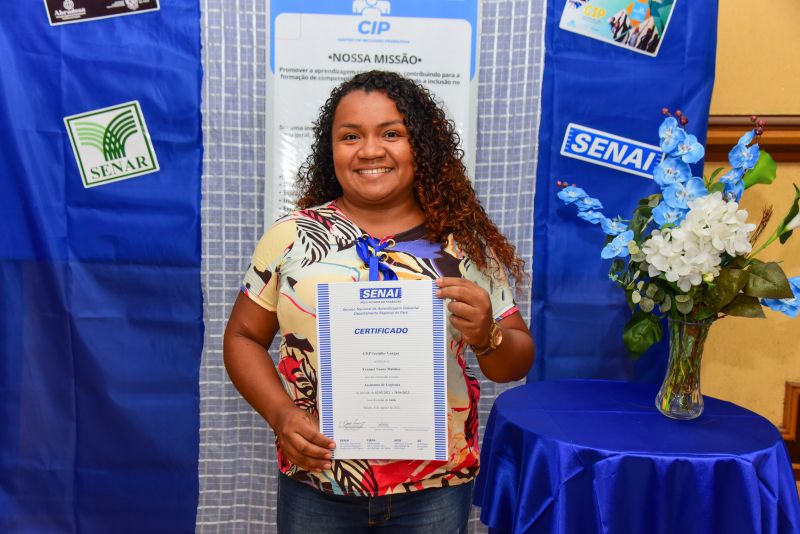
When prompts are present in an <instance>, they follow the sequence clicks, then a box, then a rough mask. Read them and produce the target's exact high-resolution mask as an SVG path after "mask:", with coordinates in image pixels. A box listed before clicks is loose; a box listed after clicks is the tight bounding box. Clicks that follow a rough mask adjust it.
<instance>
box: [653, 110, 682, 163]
mask: <svg viewBox="0 0 800 534" xmlns="http://www.w3.org/2000/svg"><path fill="white" fill-rule="evenodd" d="M658 137H659V143H658V144H659V146H660V147H661V150H663V151H664V153H665V154H669V153H670V152H672V151H673V150H675V147H676V146H678V144H679V143H681V142H682V141H683V139H684V138H685V137H686V132H684V131H683V128H681V127H680V126H678V121H677V120H676V119H675V117H667V118H666V119H664V122H662V123H661V126H659V127H658Z"/></svg>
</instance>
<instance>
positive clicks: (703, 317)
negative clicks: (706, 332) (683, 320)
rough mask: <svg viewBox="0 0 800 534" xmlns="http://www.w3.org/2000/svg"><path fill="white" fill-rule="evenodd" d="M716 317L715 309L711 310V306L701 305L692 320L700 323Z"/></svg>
mask: <svg viewBox="0 0 800 534" xmlns="http://www.w3.org/2000/svg"><path fill="white" fill-rule="evenodd" d="M716 317H717V311H716V310H712V309H711V308H708V307H706V306H703V307H702V308H700V311H699V312H697V316H696V317H695V318H694V320H695V321H697V322H698V323H702V322H705V321H708V320H709V319H712V320H713V319H715V318H716Z"/></svg>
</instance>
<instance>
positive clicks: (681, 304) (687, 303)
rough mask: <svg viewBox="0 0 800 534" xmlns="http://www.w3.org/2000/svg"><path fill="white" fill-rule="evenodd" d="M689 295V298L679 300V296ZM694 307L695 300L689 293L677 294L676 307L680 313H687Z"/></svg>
mask: <svg viewBox="0 0 800 534" xmlns="http://www.w3.org/2000/svg"><path fill="white" fill-rule="evenodd" d="M683 296H685V297H688V298H689V300H678V297H683ZM692 308H694V300H693V299H692V297H691V296H689V295H676V296H675V309H676V310H678V311H679V312H680V313H682V314H684V315H687V314H688V313H690V312H691V311H692Z"/></svg>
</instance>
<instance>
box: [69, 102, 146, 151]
mask: <svg viewBox="0 0 800 534" xmlns="http://www.w3.org/2000/svg"><path fill="white" fill-rule="evenodd" d="M75 131H76V133H77V135H78V139H79V140H80V143H81V144H82V145H84V146H90V147H94V148H96V149H97V150H99V151H100V152H101V153H102V154H103V158H105V160H106V161H111V160H115V159H119V158H124V157H125V156H126V154H125V143H126V142H127V141H128V138H130V136H132V135H133V134H135V133H136V132H137V129H136V121H135V120H134V118H133V110H131V109H126V110H125V111H123V112H122V113H120V114H119V115H117V116H116V117H114V118H113V119H111V122H109V123H108V126H106V127H105V128H103V127H102V126H100V125H99V124H97V123H94V122H78V123H76V124H75Z"/></svg>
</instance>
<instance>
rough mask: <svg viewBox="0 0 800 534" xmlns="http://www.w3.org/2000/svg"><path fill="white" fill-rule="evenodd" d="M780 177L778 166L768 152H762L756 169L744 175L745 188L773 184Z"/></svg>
mask: <svg viewBox="0 0 800 534" xmlns="http://www.w3.org/2000/svg"><path fill="white" fill-rule="evenodd" d="M777 176H778V166H777V165H776V164H775V160H774V159H772V156H770V155H769V152H767V151H766V150H760V151H759V155H758V161H757V162H756V165H755V167H753V168H752V169H750V170H749V171H747V172H746V173H744V176H743V177H742V179H743V180H744V188H745V189H747V188H748V187H752V186H754V185H756V184H771V183H772V182H774V181H775V178H776V177H777Z"/></svg>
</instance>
